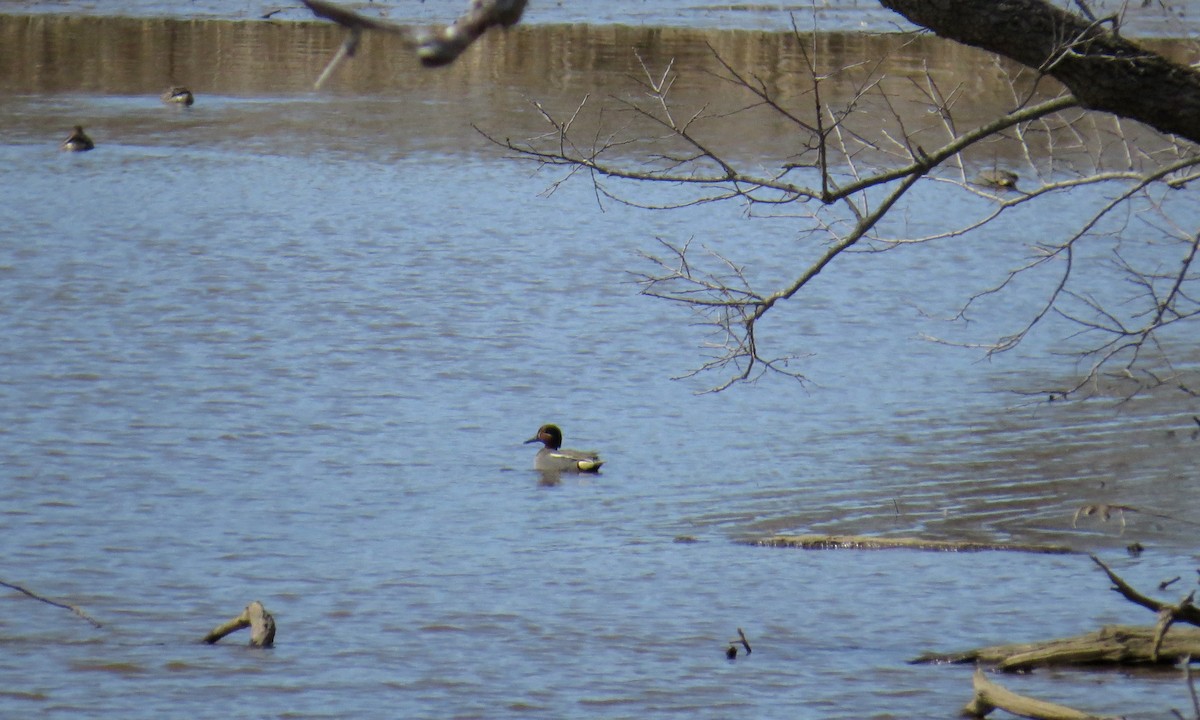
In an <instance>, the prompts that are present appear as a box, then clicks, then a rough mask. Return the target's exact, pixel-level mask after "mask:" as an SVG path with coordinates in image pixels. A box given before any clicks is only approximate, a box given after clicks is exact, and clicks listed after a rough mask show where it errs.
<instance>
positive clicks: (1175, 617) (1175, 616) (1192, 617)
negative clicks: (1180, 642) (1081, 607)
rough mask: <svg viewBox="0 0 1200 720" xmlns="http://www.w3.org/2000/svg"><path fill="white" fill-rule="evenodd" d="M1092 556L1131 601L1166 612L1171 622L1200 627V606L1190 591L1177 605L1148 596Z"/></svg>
mask: <svg viewBox="0 0 1200 720" xmlns="http://www.w3.org/2000/svg"><path fill="white" fill-rule="evenodd" d="M1090 557H1091V558H1092V562H1094V563H1096V564H1097V565H1099V566H1100V569H1101V570H1103V571H1104V573H1105V574H1106V575H1108V579H1109V580H1111V581H1112V584H1113V590H1114V591H1116V592H1119V593H1121V595H1122V596H1124V597H1125V599H1126V600H1128V601H1129V602H1131V603H1134V604H1136V605H1141V606H1142V607H1144V608H1146V609H1147V610H1152V611H1154V612H1155V613H1158V614H1160V615H1161V614H1162V613H1163V612H1166V613H1168V614H1169V615H1171V617H1172V620H1171V622H1185V623H1187V624H1189V625H1195V626H1196V627H1200V608H1197V607H1196V606H1195V605H1193V604H1192V593H1188V595H1187V597H1185V598H1184V599H1183V600H1181V601H1180V602H1179V603H1178V604H1175V605H1172V604H1170V603H1164V602H1161V601H1158V600H1155V599H1154V598H1150V597H1146V596H1145V595H1143V594H1141V593H1139V592H1138V591H1137V590H1135V589H1133V587H1131V586H1130V585H1129V583H1127V582H1125V581H1124V580H1123V579H1121V576H1120V575H1117V574H1116V573H1115V572H1113V571H1112V569H1111V568H1109V567H1108V566H1107V565H1105V564H1104V562H1103V561H1102V560H1101V559H1100V558H1098V557H1096V556H1095V555H1091V556H1090ZM1164 632H1165V629H1164Z"/></svg>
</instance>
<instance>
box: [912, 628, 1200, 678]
mask: <svg viewBox="0 0 1200 720" xmlns="http://www.w3.org/2000/svg"><path fill="white" fill-rule="evenodd" d="M1156 641H1161V643H1162V644H1161V646H1158V647H1157V648H1156V646H1155V643H1156ZM1189 656H1190V657H1195V658H1200V628H1191V627H1176V628H1175V629H1174V630H1172V631H1171V632H1170V633H1169V634H1167V635H1166V636H1161V637H1160V636H1159V634H1158V633H1157V628H1155V627H1153V626H1147V627H1141V626H1131V625H1108V626H1105V627H1103V628H1101V629H1099V630H1097V631H1095V632H1090V633H1087V634H1086V635H1078V636H1076V637H1070V638H1060V639H1056V640H1046V641H1043V642H1034V643H1013V644H1008V645H991V646H988V647H982V648H976V649H975V650H968V651H966V652H958V653H924V654H922V655H920V656H919V657H916V658H914V659H912V660H910V661H909V662H910V663H913V664H919V663H977V662H978V663H985V664H988V665H995V666H996V668H997V669H998V670H1004V671H1014V672H1015V671H1024V670H1031V669H1033V668H1037V667H1048V666H1064V665H1066V666H1080V665H1083V666H1095V665H1123V666H1127V665H1159V666H1173V665H1175V664H1177V663H1178V662H1179V661H1180V660H1181V659H1183V658H1185V657H1189Z"/></svg>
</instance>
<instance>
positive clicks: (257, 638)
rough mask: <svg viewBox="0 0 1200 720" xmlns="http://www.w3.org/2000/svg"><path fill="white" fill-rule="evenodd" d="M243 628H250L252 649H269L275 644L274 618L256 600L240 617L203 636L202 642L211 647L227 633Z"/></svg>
mask: <svg viewBox="0 0 1200 720" xmlns="http://www.w3.org/2000/svg"><path fill="white" fill-rule="evenodd" d="M245 627H248V628H250V645H251V646H252V647H271V646H272V645H274V644H275V618H273V617H271V613H269V612H267V609H266V608H265V607H263V604H262V603H260V602H259V601H257V600H255V601H254V602H252V603H250V604H249V605H247V606H246V609H245V610H243V611H242V614H241V615H238V616H237V617H235V618H234V619H232V620H230V621H229V622H226V623H222V624H221V625H218V626H217V627H215V628H213V629H212V631H211V632H209V633H208V634H207V635H205V636H204V642H206V643H208V644H209V645H212V644H213V643H215V642H217V641H218V640H220V639H221V638H223V637H225V636H226V635H228V634H229V633H231V632H235V631H237V630H241V629H242V628H245Z"/></svg>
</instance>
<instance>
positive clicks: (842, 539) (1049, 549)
mask: <svg viewBox="0 0 1200 720" xmlns="http://www.w3.org/2000/svg"><path fill="white" fill-rule="evenodd" d="M750 544H751V545H759V546H763V547H790V548H800V549H802V550H892V549H901V548H902V549H908V550H935V551H939V552H983V551H988V550H1003V551H1009V552H1028V553H1044V554H1051V555H1068V554H1071V553H1073V552H1075V551H1074V550H1072V549H1071V548H1069V547H1064V546H1062V545H1027V544H1023V543H1000V542H971V541H966V540H925V539H922V538H887V537H874V536H871V535H773V536H771V537H767V538H761V539H758V540H752V541H751V542H750Z"/></svg>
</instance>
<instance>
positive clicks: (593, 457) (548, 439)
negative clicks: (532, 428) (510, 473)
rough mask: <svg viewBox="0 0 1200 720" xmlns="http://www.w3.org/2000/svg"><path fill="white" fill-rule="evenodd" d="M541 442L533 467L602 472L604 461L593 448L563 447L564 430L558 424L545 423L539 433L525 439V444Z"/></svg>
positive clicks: (544, 470)
mask: <svg viewBox="0 0 1200 720" xmlns="http://www.w3.org/2000/svg"><path fill="white" fill-rule="evenodd" d="M535 442H540V443H541V444H542V445H543V447H542V449H541V450H538V454H537V457H535V458H534V460H533V469H534V470H540V471H541V472H585V473H594V472H600V466H601V465H603V464H604V461H603V460H601V459H600V456H599V455H597V454H596V453H595V452H593V451H591V450H586V451H584V450H564V449H563V448H562V430H559V429H558V426H557V425H543V426H541V427H540V428H538V431H537V435H534V436H533V437H531V438H529V439H528V440H526V441H525V444H527V445H528V444H529V443H535Z"/></svg>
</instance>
